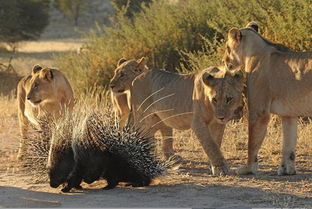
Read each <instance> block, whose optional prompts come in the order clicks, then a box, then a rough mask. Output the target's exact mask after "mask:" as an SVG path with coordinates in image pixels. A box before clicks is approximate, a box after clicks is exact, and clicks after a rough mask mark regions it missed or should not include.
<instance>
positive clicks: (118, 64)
mask: <svg viewBox="0 0 312 209" xmlns="http://www.w3.org/2000/svg"><path fill="white" fill-rule="evenodd" d="M126 61H127V59H126V58H121V59H120V60H118V62H117V67H119V66H120V65H121V64H122V63H124V62H126Z"/></svg>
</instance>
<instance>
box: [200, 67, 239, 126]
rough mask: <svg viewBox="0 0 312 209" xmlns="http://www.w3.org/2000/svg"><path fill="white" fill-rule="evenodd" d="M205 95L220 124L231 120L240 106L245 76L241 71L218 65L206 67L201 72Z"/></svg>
mask: <svg viewBox="0 0 312 209" xmlns="http://www.w3.org/2000/svg"><path fill="white" fill-rule="evenodd" d="M202 81H203V83H204V92H205V96H207V99H208V100H209V102H210V104H211V106H212V109H213V111H214V116H215V118H216V119H217V121H218V122H219V123H221V124H225V123H226V122H228V121H229V120H231V119H232V118H233V117H234V116H235V114H237V113H236V111H237V110H238V109H240V108H241V107H242V104H243V103H242V102H243V95H242V93H243V90H244V86H245V78H244V75H243V73H242V72H240V71H236V72H231V71H227V70H225V69H222V68H219V67H211V68H208V69H207V70H206V71H204V73H203V74H202Z"/></svg>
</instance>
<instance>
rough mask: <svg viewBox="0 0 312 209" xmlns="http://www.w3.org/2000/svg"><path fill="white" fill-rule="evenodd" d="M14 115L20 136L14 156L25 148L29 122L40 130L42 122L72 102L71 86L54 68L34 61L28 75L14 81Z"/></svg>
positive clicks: (23, 152)
mask: <svg viewBox="0 0 312 209" xmlns="http://www.w3.org/2000/svg"><path fill="white" fill-rule="evenodd" d="M17 101H18V118H19V124H20V133H21V136H22V138H21V140H20V145H19V152H18V159H21V158H22V157H23V156H24V154H25V151H26V141H25V140H26V139H27V132H28V126H29V124H32V125H34V126H35V127H36V128H37V129H39V130H40V129H41V130H43V128H44V127H43V125H46V124H43V122H48V121H51V120H53V119H58V118H60V116H61V115H62V114H63V113H64V111H66V110H71V109H72V108H73V106H74V94H73V90H72V88H71V86H70V84H69V82H68V80H67V79H66V77H65V76H64V75H63V74H62V73H61V72H60V71H59V70H57V69H52V68H42V67H41V66H39V65H35V66H34V67H33V69H32V73H31V75H28V76H25V77H23V78H22V79H21V80H20V81H19V82H18V85H17Z"/></svg>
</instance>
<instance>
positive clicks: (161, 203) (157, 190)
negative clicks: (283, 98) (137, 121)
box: [0, 24, 312, 208]
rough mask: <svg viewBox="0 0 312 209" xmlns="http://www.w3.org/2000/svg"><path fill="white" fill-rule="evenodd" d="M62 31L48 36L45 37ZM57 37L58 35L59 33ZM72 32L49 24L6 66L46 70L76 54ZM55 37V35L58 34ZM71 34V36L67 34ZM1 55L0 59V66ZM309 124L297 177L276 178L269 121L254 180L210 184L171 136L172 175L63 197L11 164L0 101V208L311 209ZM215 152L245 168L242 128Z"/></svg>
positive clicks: (10, 133) (14, 134) (10, 113)
mask: <svg viewBox="0 0 312 209" xmlns="http://www.w3.org/2000/svg"><path fill="white" fill-rule="evenodd" d="M55 30H58V31H61V32H64V31H65V32H66V36H62V35H58V36H57V37H56V36H52V35H51V32H53V31H55ZM65 32H64V33H65ZM77 33H78V32H77V30H75V29H74V28H70V27H67V26H66V27H65V28H64V26H60V24H58V25H53V24H52V25H50V26H49V27H48V28H47V29H46V32H45V33H44V34H43V37H42V39H40V40H39V41H36V42H26V43H23V44H22V45H21V47H20V48H19V52H18V54H17V57H16V59H14V60H13V65H14V67H15V68H16V69H17V71H18V73H19V74H20V75H24V74H27V73H28V72H29V70H30V68H31V67H32V66H33V65H34V64H37V63H39V64H42V65H44V66H51V65H52V66H53V56H54V55H56V54H58V55H60V54H65V53H67V52H68V51H75V50H77V49H78V48H79V47H80V46H81V43H82V40H81V39H80V38H79V36H78V35H77ZM58 34H60V32H59V33H58ZM70 34H72V36H71V35H70ZM8 57H9V54H6V53H1V54H0V60H5V59H7V58H8ZM311 130H312V125H311V124H309V125H301V126H300V127H299V140H298V146H297V158H296V161H297V171H298V174H297V175H294V176H277V175H276V171H277V167H278V164H279V161H280V157H281V151H280V150H281V134H280V124H279V123H278V121H275V122H274V121H273V122H272V123H271V126H270V128H269V130H268V136H267V139H266V141H265V143H264V145H263V147H262V149H261V152H260V158H259V159H260V165H261V166H260V172H259V173H258V174H257V175H250V176H236V175H229V176H225V177H213V176H211V175H210V170H209V168H208V167H209V166H208V160H207V157H206V155H205V154H204V152H203V151H202V148H201V147H200V145H199V143H198V142H197V140H196V138H195V137H194V136H193V134H192V133H191V132H190V131H185V132H178V131H176V132H175V145H174V146H175V150H176V152H177V153H178V154H179V155H181V156H182V157H183V159H184V162H183V163H182V164H181V166H180V168H179V169H177V170H172V171H169V174H168V175H166V176H163V177H161V178H158V179H156V180H155V181H154V182H153V184H152V185H151V186H149V187H144V188H132V187H125V186H124V185H120V186H118V187H117V188H115V189H113V190H108V191H104V190H102V189H101V188H102V187H104V186H105V181H104V180H103V181H98V182H96V183H94V184H91V185H87V184H83V185H82V186H83V188H84V189H83V190H82V191H78V190H77V191H74V192H72V193H68V194H64V193H61V192H60V188H57V189H53V188H50V186H49V184H48V182H47V181H43V182H42V181H41V182H40V181H39V182H38V181H36V180H35V179H34V176H32V175H30V174H29V173H25V172H23V171H22V169H21V167H20V166H19V163H18V162H17V161H16V155H17V149H18V141H19V129H18V120H17V112H16V101H15V99H12V98H9V97H8V96H2V97H0V207H71V208H73V207H184V208H185V207H193V208H194V207H196V208H199V207H204V208H249V207H300V208H303V207H308V208H312V164H311V162H312V142H311V134H312V133H311ZM222 151H223V152H224V155H225V157H226V159H227V160H228V163H229V164H230V165H231V168H232V169H233V170H234V169H236V168H237V167H239V166H241V165H243V164H244V163H245V162H246V156H247V125H246V121H242V122H239V123H230V124H229V125H228V127H227V131H226V133H225V137H224V143H223V146H222Z"/></svg>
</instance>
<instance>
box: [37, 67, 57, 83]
mask: <svg viewBox="0 0 312 209" xmlns="http://www.w3.org/2000/svg"><path fill="white" fill-rule="evenodd" d="M40 73H41V75H42V77H43V78H44V79H46V80H48V81H52V80H53V78H54V74H53V71H52V69H48V68H45V69H43V70H42V71H41V72H40Z"/></svg>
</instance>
